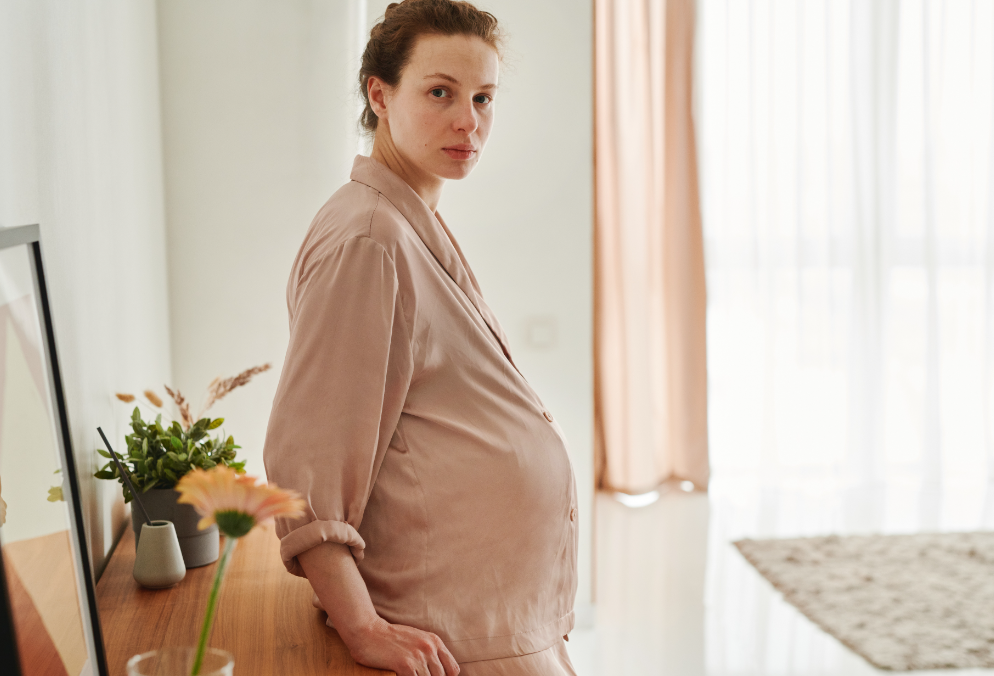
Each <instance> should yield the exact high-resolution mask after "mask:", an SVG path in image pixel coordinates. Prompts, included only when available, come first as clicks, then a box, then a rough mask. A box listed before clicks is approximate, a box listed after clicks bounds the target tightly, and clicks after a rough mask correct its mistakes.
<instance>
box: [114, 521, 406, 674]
mask: <svg viewBox="0 0 994 676" xmlns="http://www.w3.org/2000/svg"><path fill="white" fill-rule="evenodd" d="M222 546H223V544H222ZM134 562H135V540H134V535H133V533H132V532H131V528H128V529H127V532H126V533H125V534H124V536H123V537H122V538H121V541H120V542H119V543H118V545H117V548H116V549H115V551H114V554H113V556H111V559H110V562H109V564H108V565H107V568H106V570H105V571H104V574H103V576H102V577H101V578H100V582H99V583H98V584H97V603H98V605H99V608H100V623H101V626H102V629H103V635H104V644H105V646H106V651H107V663H108V665H109V667H110V673H111V676H125V674H126V673H127V670H126V668H125V664H126V663H127V661H128V658H130V657H131V656H132V655H136V654H138V653H143V652H147V651H149V650H155V649H157V648H162V647H168V646H195V645H196V644H197V637H198V634H199V632H200V625H201V623H202V622H203V617H204V609H205V607H206V605H207V597H208V595H209V593H210V585H211V582H212V581H213V578H214V570H215V567H216V565H217V564H216V563H213V564H211V565H209V566H203V567H201V568H192V569H190V570H187V571H186V578H185V579H184V580H183V581H182V582H180V583H179V584H178V585H176V586H175V587H173V588H172V589H163V590H154V591H153V590H150V589H145V588H143V587H140V586H138V583H137V582H135V580H134V578H133V577H132V576H131V571H132V568H133V567H134ZM311 594H312V592H311V586H310V584H309V583H308V582H307V580H305V579H303V578H299V577H296V576H293V575H290V574H289V573H287V572H286V568H284V567H283V562H282V561H281V560H280V555H279V541H278V540H277V539H276V535H275V534H274V533H273V525H272V524H268V525H265V526H260V527H258V528H256V529H255V530H254V531H252V532H251V533H250V534H249V535H247V536H245V537H244V538H242V539H241V540H240V541H239V543H238V547H236V548H235V551H234V553H233V554H232V560H231V561H230V563H229V564H228V572H227V574H226V575H225V580H224V586H223V587H222V589H221V600H220V604H219V606H218V613H217V619H216V620H215V622H214V633H213V636H212V637H211V640H210V644H209V645H210V646H211V647H214V648H222V649H224V650H227V651H228V652H230V653H232V654H233V655H234V656H235V675H236V676H253V675H255V674H258V675H259V676H277V675H282V674H286V675H287V676H309V675H310V674H321V676H339V675H341V676H374V675H376V674H389V673H392V672H386V671H379V670H377V669H369V668H367V667H363V666H360V665H358V664H356V662H355V661H354V660H353V659H352V657H351V656H350V655H349V651H348V649H347V648H346V647H345V644H344V643H342V639H341V638H339V636H338V633H337V632H336V631H335V630H334V629H331V628H329V627H328V626H326V625H325V623H324V620H325V617H326V616H325V614H324V613H323V612H321V611H319V610H317V609H316V608H314V607H313V606H312V605H311Z"/></svg>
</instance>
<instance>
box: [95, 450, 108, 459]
mask: <svg viewBox="0 0 994 676" xmlns="http://www.w3.org/2000/svg"><path fill="white" fill-rule="evenodd" d="M97 453H99V454H100V455H102V456H104V457H105V458H108V459H109V458H110V453H108V452H107V451H105V450H104V449H102V448H98V449H97Z"/></svg>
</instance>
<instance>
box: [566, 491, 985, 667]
mask: <svg viewBox="0 0 994 676" xmlns="http://www.w3.org/2000/svg"><path fill="white" fill-rule="evenodd" d="M596 511H597V514H596V518H597V524H596V527H597V538H598V543H597V588H596V598H597V606H596V624H595V628H593V629H578V630H576V631H574V632H573V634H571V636H570V643H569V644H568V649H569V652H570V655H571V658H572V660H573V663H574V665H575V666H576V669H577V673H578V674H579V676H621V675H624V676H629V675H637V676H641V675H645V676H650V675H657V674H660V675H661V674H665V675H673V676H703V675H707V676H732V675H734V676H815V675H817V676H866V675H870V674H879V673H883V672H880V671H878V670H876V669H874V668H873V667H871V666H869V665H868V664H867V663H866V662H865V661H864V660H863V659H862V658H860V657H858V656H857V655H855V654H853V653H852V652H851V651H849V650H848V649H847V648H845V647H844V646H842V645H841V644H840V643H839V642H838V641H836V640H835V639H834V638H832V637H831V636H829V635H827V634H825V633H824V632H823V631H821V630H820V629H818V628H817V627H815V626H814V625H813V624H812V623H811V622H810V621H808V620H807V619H806V618H805V617H803V616H802V615H801V614H800V613H799V612H797V611H796V610H795V609H794V608H793V607H792V606H790V605H789V604H787V603H785V602H784V601H783V599H782V598H781V597H780V595H779V594H778V593H777V592H776V591H774V590H773V588H772V587H771V586H770V585H769V583H767V582H766V581H765V580H764V579H763V578H762V577H761V576H760V575H759V574H758V573H757V572H756V571H755V570H754V569H753V568H752V567H751V566H750V565H749V564H747V563H746V562H745V560H744V559H743V558H742V557H741V556H740V555H739V554H738V551H737V550H736V549H735V548H734V547H733V546H732V545H731V542H732V541H734V540H736V539H739V538H743V537H790V536H799V535H800V536H803V535H824V534H828V533H842V534H847V533H868V532H887V533H891V532H914V531H917V530H953V531H955V530H979V529H990V528H992V527H994V491H988V486H987V484H986V480H985V479H984V478H982V477H981V478H978V477H963V478H961V479H960V480H959V481H958V482H957V481H948V480H947V482H946V484H945V485H944V486H942V487H934V486H923V485H922V483H921V482H920V481H916V480H915V479H914V478H913V477H903V478H902V477H900V476H892V477H888V479H887V481H886V482H883V483H880V484H878V485H876V486H866V485H864V486H853V485H847V484H846V483H845V482H843V481H838V480H835V479H833V478H831V477H824V476H781V477H773V478H770V477H765V478H762V479H760V478H756V477H750V476H726V477H721V476H719V477H716V478H715V479H714V480H713V482H712V485H711V488H710V491H709V493H708V494H705V493H700V492H694V493H687V492H683V491H682V490H680V489H679V487H673V488H671V489H667V490H664V491H662V492H661V495H660V497H659V499H658V500H657V501H656V502H654V503H652V504H650V505H648V506H644V507H639V508H631V507H627V506H625V505H623V504H621V503H620V502H618V501H617V500H615V499H614V498H613V497H612V496H610V495H606V494H602V495H599V496H598V498H597V505H596ZM918 673H920V674H923V675H924V674H929V675H936V674H956V675H957V676H980V675H981V674H986V675H991V676H994V670H959V671H941V672H940V671H930V672H918Z"/></svg>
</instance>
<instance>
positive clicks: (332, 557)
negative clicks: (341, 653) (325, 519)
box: [297, 542, 380, 648]
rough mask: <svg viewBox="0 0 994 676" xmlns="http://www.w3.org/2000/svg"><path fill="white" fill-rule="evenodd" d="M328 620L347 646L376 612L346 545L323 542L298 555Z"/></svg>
mask: <svg viewBox="0 0 994 676" xmlns="http://www.w3.org/2000/svg"><path fill="white" fill-rule="evenodd" d="M297 560H298V561H300V565H301V567H302V568H303V569H304V572H305V573H306V574H307V579H308V580H309V581H310V583H311V587H312V588H313V589H314V593H315V594H317V596H318V599H320V600H321V605H322V606H324V609H325V612H327V613H328V617H329V618H330V619H331V624H332V625H333V626H334V627H335V629H336V630H337V631H338V633H339V635H340V636H341V637H342V640H343V641H345V644H346V645H348V646H349V647H350V648H351V647H352V646H353V645H354V643H355V642H356V641H357V640H358V637H359V635H360V634H361V633H362V632H363V631H364V630H368V629H369V628H370V627H371V626H372V625H373V624H374V623H375V622H376V621H377V620H379V619H380V618H379V616H378V615H377V614H376V610H375V609H374V608H373V602H372V601H371V600H370V599H369V591H368V590H367V589H366V583H365V582H364V581H363V579H362V576H361V575H360V574H359V569H358V568H357V567H356V565H355V559H353V558H352V552H351V551H350V550H349V547H348V545H342V544H338V543H336V542H325V543H324V544H321V545H318V546H317V547H314V548H312V549H309V550H307V551H306V552H303V553H302V554H300V555H299V556H298V557H297Z"/></svg>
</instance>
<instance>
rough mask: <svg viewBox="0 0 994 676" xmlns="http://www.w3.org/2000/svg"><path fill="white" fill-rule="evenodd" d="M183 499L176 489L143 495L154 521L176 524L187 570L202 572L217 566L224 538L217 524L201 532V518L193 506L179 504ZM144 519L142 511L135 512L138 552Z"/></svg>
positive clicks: (151, 491)
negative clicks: (202, 569) (204, 568)
mask: <svg viewBox="0 0 994 676" xmlns="http://www.w3.org/2000/svg"><path fill="white" fill-rule="evenodd" d="M177 498H179V493H177V492H176V491H175V490H173V489H172V488H153V489H152V490H150V491H149V492H148V493H143V494H142V495H141V501H142V504H143V505H145V509H147V510H148V516H149V518H150V519H152V520H153V521H172V522H173V525H174V526H175V528H176V537H177V538H178V539H179V548H180V551H182V552H183V563H184V564H185V565H186V567H187V568H198V567H200V566H206V565H207V564H208V563H214V562H215V561H217V559H218V555H219V554H220V549H221V547H220V536H219V535H218V531H217V524H211V527H210V528H208V529H206V530H198V529H197V522H198V521H200V515H199V514H197V510H195V509H194V508H193V505H180V504H177V503H176V500H177ZM142 523H143V521H142V518H141V515H140V514H139V512H138V509H137V508H135V507H132V509H131V528H132V529H133V530H134V531H135V550H136V551H137V549H138V541H139V540H140V539H141V529H142Z"/></svg>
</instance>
